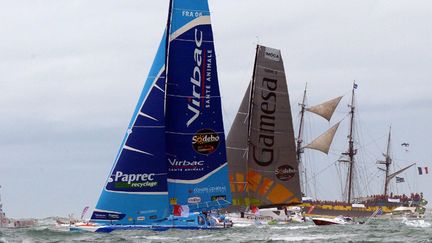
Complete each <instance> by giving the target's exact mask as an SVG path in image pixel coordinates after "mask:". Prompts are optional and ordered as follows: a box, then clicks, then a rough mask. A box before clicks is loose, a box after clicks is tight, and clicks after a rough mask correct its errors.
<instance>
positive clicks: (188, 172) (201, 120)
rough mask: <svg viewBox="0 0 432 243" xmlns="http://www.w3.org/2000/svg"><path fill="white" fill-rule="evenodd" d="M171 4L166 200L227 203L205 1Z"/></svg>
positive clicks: (200, 205)
mask: <svg viewBox="0 0 432 243" xmlns="http://www.w3.org/2000/svg"><path fill="white" fill-rule="evenodd" d="M171 8H172V12H171V18H170V21H171V25H170V28H169V33H170V36H169V39H168V69H167V72H168V75H167V90H166V91H167V94H166V152H167V159H168V169H169V170H168V191H169V199H170V205H171V206H173V205H188V206H189V208H190V210H191V211H206V210H209V209H215V208H221V207H226V206H227V204H230V202H231V192H230V188H229V183H228V168H227V162H226V161H227V159H226V150H225V135H224V128H223V124H222V112H221V99H220V93H219V85H218V77H217V70H216V53H215V48H214V45H213V33H212V28H211V25H210V12H209V8H208V3H207V1H203V0H188V1H185V0H182V1H173V2H172V6H171ZM171 208H172V207H171Z"/></svg>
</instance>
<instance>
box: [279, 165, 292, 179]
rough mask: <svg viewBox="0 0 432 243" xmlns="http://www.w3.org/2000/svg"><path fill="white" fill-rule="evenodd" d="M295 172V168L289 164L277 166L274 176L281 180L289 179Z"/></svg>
mask: <svg viewBox="0 0 432 243" xmlns="http://www.w3.org/2000/svg"><path fill="white" fill-rule="evenodd" d="M296 173H297V170H296V169H294V168H293V167H291V166H289V165H282V166H279V167H278V168H277V169H276V171H275V174H276V177H277V178H278V179H279V180H281V181H289V180H290V179H291V178H293V177H294V176H295V174H296Z"/></svg>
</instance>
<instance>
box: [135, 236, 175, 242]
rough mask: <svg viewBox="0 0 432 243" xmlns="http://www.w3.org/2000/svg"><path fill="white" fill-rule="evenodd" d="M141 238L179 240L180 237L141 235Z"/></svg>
mask: <svg viewBox="0 0 432 243" xmlns="http://www.w3.org/2000/svg"><path fill="white" fill-rule="evenodd" d="M141 239H148V240H163V241H164V240H167V241H168V240H169V241H178V240H180V238H178V237H163V236H158V235H149V236H141Z"/></svg>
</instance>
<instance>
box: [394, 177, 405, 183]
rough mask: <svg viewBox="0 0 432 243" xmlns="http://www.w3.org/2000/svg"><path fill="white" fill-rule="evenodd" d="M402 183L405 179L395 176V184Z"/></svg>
mask: <svg viewBox="0 0 432 243" xmlns="http://www.w3.org/2000/svg"><path fill="white" fill-rule="evenodd" d="M402 182H405V178H403V177H397V176H396V183H402Z"/></svg>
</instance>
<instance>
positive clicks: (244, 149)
mask: <svg viewBox="0 0 432 243" xmlns="http://www.w3.org/2000/svg"><path fill="white" fill-rule="evenodd" d="M226 148H227V149H232V150H241V151H247V150H249V148H237V147H228V146H227V147H226Z"/></svg>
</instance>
